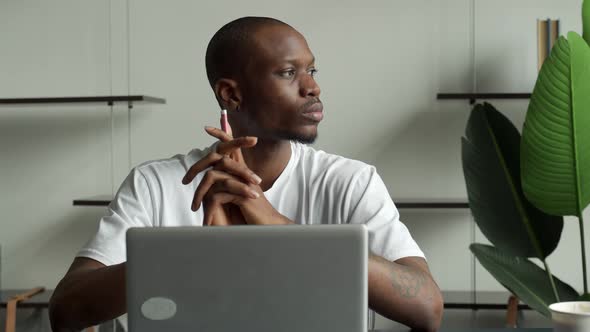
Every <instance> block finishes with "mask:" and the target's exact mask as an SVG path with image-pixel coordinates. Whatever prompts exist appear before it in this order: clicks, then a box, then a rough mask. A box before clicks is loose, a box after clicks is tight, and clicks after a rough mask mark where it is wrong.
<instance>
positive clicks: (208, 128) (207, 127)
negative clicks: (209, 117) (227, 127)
mask: <svg viewBox="0 0 590 332" xmlns="http://www.w3.org/2000/svg"><path fill="white" fill-rule="evenodd" d="M212 129H215V128H213V127H211V126H205V130H212Z"/></svg>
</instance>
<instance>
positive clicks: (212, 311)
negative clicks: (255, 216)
mask: <svg viewBox="0 0 590 332" xmlns="http://www.w3.org/2000/svg"><path fill="white" fill-rule="evenodd" d="M367 260H368V240H367V229H366V227H365V226H364V225H289V226H230V227H171V228H132V229H129V231H128V232H127V311H128V320H129V331H131V332H139V331H141V332H151V331H174V332H184V331H199V332H217V331H219V332H221V331H223V332H233V331H244V332H264V331H272V332H276V331H280V332H326V331H338V332H363V331H366V330H367V306H368V303H367V302H368V295H367V294H368V292H367Z"/></svg>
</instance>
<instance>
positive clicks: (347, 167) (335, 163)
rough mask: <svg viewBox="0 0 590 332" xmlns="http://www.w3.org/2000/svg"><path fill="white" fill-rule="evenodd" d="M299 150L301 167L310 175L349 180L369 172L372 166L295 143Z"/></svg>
mask: <svg viewBox="0 0 590 332" xmlns="http://www.w3.org/2000/svg"><path fill="white" fill-rule="evenodd" d="M295 144H296V146H297V148H298V149H299V153H300V156H299V157H300V159H301V161H302V166H303V167H305V168H308V169H311V172H312V173H315V174H317V175H322V176H330V177H335V178H343V179H351V178H352V177H354V176H355V175H358V174H360V173H362V172H369V171H371V169H374V166H372V165H369V164H367V163H365V162H363V161H360V160H356V159H352V158H347V157H344V156H341V155H338V154H334V153H329V152H326V151H323V150H319V149H315V148H313V147H311V146H309V145H304V144H300V143H295Z"/></svg>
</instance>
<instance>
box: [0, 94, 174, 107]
mask: <svg viewBox="0 0 590 332" xmlns="http://www.w3.org/2000/svg"><path fill="white" fill-rule="evenodd" d="M72 103H76V104H82V103H84V104H92V103H106V104H107V105H109V106H112V105H113V104H115V103H127V104H128V105H130V106H131V105H132V104H133V103H145V104H166V99H164V98H160V97H153V96H146V95H129V96H88V97H34V98H0V105H34V104H72Z"/></svg>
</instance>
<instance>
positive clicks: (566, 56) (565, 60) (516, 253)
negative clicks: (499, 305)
mask: <svg viewBox="0 0 590 332" xmlns="http://www.w3.org/2000/svg"><path fill="white" fill-rule="evenodd" d="M582 18H583V23H584V24H583V26H584V38H582V37H580V36H579V35H578V34H577V33H575V32H569V33H568V34H567V39H566V38H565V37H563V36H562V37H560V38H559V39H558V40H557V42H556V43H555V45H554V47H553V49H552V50H551V53H550V55H549V57H548V58H547V59H546V60H545V62H544V64H543V66H542V68H541V70H540V72H539V75H538V78H537V81H536V83H535V88H534V89H533V94H532V96H531V101H530V103H529V107H528V110H527V114H526V120H525V124H524V126H523V134H522V139H521V138H520V135H519V134H518V130H517V129H516V128H515V127H514V126H513V125H512V123H511V122H510V121H509V120H508V119H507V118H506V117H504V116H503V115H502V114H501V113H500V112H498V111H497V110H496V109H494V108H493V107H492V106H491V105H490V104H484V105H476V107H475V108H474V109H473V111H472V113H471V116H470V118H469V121H468V124H467V129H466V133H465V137H464V138H462V159H463V171H464V175H465V181H466V185H467V193H468V197H469V204H470V207H471V210H472V213H473V215H474V219H475V221H476V223H477V224H478V226H479V227H480V229H481V230H482V232H483V233H484V235H486V237H487V238H488V239H489V240H490V242H492V243H493V244H494V245H495V247H492V246H485V245H482V244H472V245H471V246H470V249H471V251H472V252H473V253H474V255H475V256H476V257H477V259H478V260H479V261H480V263H481V264H482V265H483V266H484V267H485V268H486V269H487V270H488V271H489V272H490V273H491V274H492V275H493V276H494V277H495V278H496V279H497V280H498V281H499V282H500V283H502V284H503V285H504V286H505V287H506V288H507V289H509V290H510V291H512V292H513V293H514V294H516V295H517V296H518V297H519V298H521V299H522V300H523V301H525V302H526V303H527V304H529V305H530V306H531V307H532V308H534V309H536V310H537V311H539V312H541V313H543V314H545V315H549V310H548V308H547V307H548V305H549V304H550V303H553V302H558V301H568V300H576V299H582V300H590V295H589V294H588V285H587V270H586V253H585V241H584V222H583V216H582V211H583V210H584V208H585V207H587V206H588V204H590V130H588V129H587V128H588V127H590V93H589V92H590V47H589V46H588V45H589V42H590V1H588V2H586V1H585V2H584V4H583V6H582ZM567 215H573V216H577V217H578V222H579V226H580V239H581V241H580V242H581V256H582V257H581V258H582V270H583V277H582V278H583V284H584V290H583V293H582V296H580V295H579V294H578V293H577V292H576V291H575V290H574V289H573V288H572V287H570V286H569V285H567V284H565V283H563V282H562V281H560V280H559V279H557V278H556V277H554V276H553V275H552V274H551V271H550V269H549V265H548V264H547V261H546V258H547V256H549V255H550V254H551V253H552V252H553V250H554V249H555V248H556V246H557V244H558V242H559V238H560V236H561V230H562V228H563V216H567ZM519 239H520V241H519ZM529 258H538V259H539V260H540V261H541V262H542V264H543V266H544V269H542V268H540V267H539V266H537V265H535V264H534V263H533V262H532V261H531V260H530V259H529Z"/></svg>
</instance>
